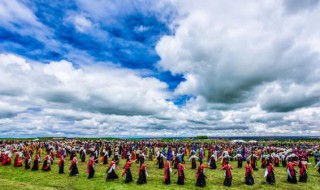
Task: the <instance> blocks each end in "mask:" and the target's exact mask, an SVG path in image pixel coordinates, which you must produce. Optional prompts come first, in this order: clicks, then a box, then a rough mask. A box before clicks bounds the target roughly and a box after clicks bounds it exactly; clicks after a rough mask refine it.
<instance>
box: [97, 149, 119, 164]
mask: <svg viewBox="0 0 320 190" xmlns="http://www.w3.org/2000/svg"><path fill="white" fill-rule="evenodd" d="M93 155H94V162H95V163H96V164H98V163H99V148H98V147H96V148H95V149H94V153H93ZM118 160H119V158H118Z"/></svg>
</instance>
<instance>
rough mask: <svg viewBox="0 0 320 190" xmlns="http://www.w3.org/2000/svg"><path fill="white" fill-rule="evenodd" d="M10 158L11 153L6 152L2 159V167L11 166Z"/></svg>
mask: <svg viewBox="0 0 320 190" xmlns="http://www.w3.org/2000/svg"><path fill="white" fill-rule="evenodd" d="M11 156H12V154H11V152H10V151H6V152H5V153H4V157H3V159H2V165H4V166H8V165H11Z"/></svg>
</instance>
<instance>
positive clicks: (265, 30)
mask: <svg viewBox="0 0 320 190" xmlns="http://www.w3.org/2000/svg"><path fill="white" fill-rule="evenodd" d="M235 7H239V8H235ZM319 9H320V8H319V1H304V2H303V3H301V2H300V1H297V3H292V1H287V0H283V1H276V0H274V1H273V0H272V1H261V2H252V1H245V2H243V3H240V2H233V1H214V2H211V1H201V2H197V1H193V0H192V1H190V2H187V3H186V2H185V3H183V2H179V1H170V0H161V1H140V0H134V1H129V0H126V1H111V0H110V1H94V2H92V1H86V0H75V1H68V2H63V1H56V2H51V3H46V2H44V1H28V0H22V1H16V0H12V1H5V0H0V39H1V41H0V55H1V56H0V65H1V70H0V74H2V75H1V76H2V77H1V79H0V84H1V87H0V132H1V133H2V134H3V136H39V135H44V136H45V135H48V136H75V135H78V136H93V135H98V136H114V135H115V136H135V135H136V136H141V135H143V136H144V135H150V136H164V135H169V136H172V135H177V133H176V131H177V130H178V131H179V132H178V133H179V134H178V135H179V136H190V135H191V136H193V135H197V134H207V135H222V136H223V135H233V134H237V135H260V134H265V133H267V134H270V135H274V134H280V135H286V134H288V135H290V134H291V135H295V131H298V133H299V134H307V135H319V134H320V131H319V129H318V128H317V123H318V122H319V118H320V116H319V114H320V113H319V109H318V108H319V105H320V100H319V99H320V97H319V94H320V86H319V82H320V78H319V76H320V75H319V72H320V71H319V70H320V69H319V60H320V58H319V57H320V56H319V55H320V47H319V43H320V42H319V37H318V36H319V33H318V31H319V28H318V27H317V24H316V20H315V19H314V18H317V17H318V16H319V13H318V12H320V11H319ZM270 10H273V11H272V12H273V13H272V14H271V12H270ZM226 12H228V13H229V14H225V13H226Z"/></svg>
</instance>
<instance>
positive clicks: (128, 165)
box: [122, 160, 133, 176]
mask: <svg viewBox="0 0 320 190" xmlns="http://www.w3.org/2000/svg"><path fill="white" fill-rule="evenodd" d="M132 163H133V162H132V161H131V160H129V161H127V162H126V165H125V166H124V170H123V172H122V176H123V175H124V174H125V173H126V172H127V170H128V169H130V168H131V165H132Z"/></svg>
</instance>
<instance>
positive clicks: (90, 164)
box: [87, 156, 96, 179]
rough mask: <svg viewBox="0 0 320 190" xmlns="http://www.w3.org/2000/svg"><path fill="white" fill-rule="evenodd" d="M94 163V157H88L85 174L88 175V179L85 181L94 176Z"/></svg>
mask: <svg viewBox="0 0 320 190" xmlns="http://www.w3.org/2000/svg"><path fill="white" fill-rule="evenodd" d="M95 164H96V163H95V161H94V156H92V157H90V159H89V162H88V164H87V173H88V178H87V179H91V178H93V176H94V173H95V171H94V165H95Z"/></svg>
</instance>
